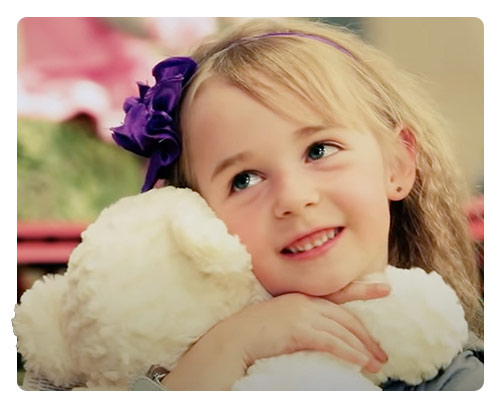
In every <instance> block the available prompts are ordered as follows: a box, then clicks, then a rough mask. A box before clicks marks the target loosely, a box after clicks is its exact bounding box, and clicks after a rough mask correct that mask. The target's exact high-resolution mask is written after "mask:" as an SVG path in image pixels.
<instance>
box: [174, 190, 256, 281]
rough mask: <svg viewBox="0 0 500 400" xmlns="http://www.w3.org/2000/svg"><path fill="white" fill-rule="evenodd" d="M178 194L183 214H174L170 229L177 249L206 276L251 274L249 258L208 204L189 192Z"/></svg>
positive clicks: (179, 192) (237, 240)
mask: <svg viewBox="0 0 500 400" xmlns="http://www.w3.org/2000/svg"><path fill="white" fill-rule="evenodd" d="M177 191H178V193H177V194H178V195H182V196H179V199H178V201H179V203H178V204H181V205H182V206H181V207H182V210H179V212H176V213H173V214H172V221H171V223H170V224H169V225H168V226H169V228H170V232H171V235H170V236H171V238H173V241H174V246H175V248H176V249H177V250H178V251H180V252H181V253H182V254H183V255H184V256H185V257H186V258H187V259H189V260H190V261H192V262H193V263H194V265H195V266H196V268H197V269H199V270H200V271H203V272H205V273H210V274H227V273H234V272H239V271H242V272H243V271H250V270H251V258H250V254H249V253H248V252H247V251H246V249H245V247H244V246H243V245H242V244H241V242H240V240H239V238H238V237H237V236H234V235H231V234H230V233H229V232H228V230H227V227H226V225H225V224H224V222H223V221H222V220H220V219H219V218H218V217H217V216H216V215H215V213H214V212H213V210H212V209H211V208H210V207H209V205H208V204H207V203H206V202H205V200H204V199H203V198H202V197H201V196H200V195H199V194H197V193H196V192H193V191H191V190H189V189H177Z"/></svg>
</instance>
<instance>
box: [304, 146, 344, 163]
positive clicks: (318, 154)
mask: <svg viewBox="0 0 500 400" xmlns="http://www.w3.org/2000/svg"><path fill="white" fill-rule="evenodd" d="M337 151H339V146H337V145H334V144H328V143H315V144H313V145H312V146H311V147H310V148H309V149H308V150H307V157H308V158H309V159H311V160H313V161H314V160H319V159H320V158H324V157H327V156H329V155H332V154H334V153H336V152H337Z"/></svg>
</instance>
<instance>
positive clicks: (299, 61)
mask: <svg viewBox="0 0 500 400" xmlns="http://www.w3.org/2000/svg"><path fill="white" fill-rule="evenodd" d="M153 74H154V75H155V77H156V80H157V83H156V85H155V86H153V87H152V88H150V87H148V86H146V85H140V91H141V96H140V98H132V99H129V100H128V101H127V102H126V105H125V110H126V112H127V117H126V119H125V123H124V125H123V126H122V127H119V128H115V129H114V137H115V140H116V141H117V142H118V143H119V144H121V145H122V146H124V147H125V148H127V149H129V150H132V151H135V152H136V153H138V154H141V155H144V156H148V157H150V158H151V160H150V163H149V170H148V173H147V177H146V183H145V186H144V188H143V190H147V189H149V188H151V187H153V186H154V185H155V183H156V181H157V180H158V179H165V180H166V181H167V182H168V183H169V184H172V185H176V186H188V187H191V188H193V189H195V190H196V191H198V192H199V193H200V194H201V195H202V196H203V197H204V198H205V199H206V200H207V202H208V203H209V205H210V206H211V207H212V208H213V209H214V211H215V213H216V214H217V215H218V216H219V217H220V218H221V219H222V220H223V221H224V222H225V223H226V225H227V226H228V229H229V231H230V232H231V233H233V234H237V235H238V236H239V237H240V238H241V240H242V242H243V243H244V244H245V245H246V247H247V249H248V251H249V252H250V254H251V255H252V260H253V267H254V271H255V274H256V276H257V278H258V279H259V281H260V282H261V283H262V285H263V286H264V287H265V288H266V289H267V290H268V291H269V292H270V293H271V294H272V295H273V296H274V297H273V298H272V299H271V300H269V301H267V302H264V303H261V304H256V305H252V306H249V307H247V308H246V309H244V310H242V311H241V312H239V313H238V314H236V315H233V316H231V317H229V318H228V319H226V320H224V321H222V322H221V323H219V324H218V325H216V326H215V327H214V328H213V329H212V330H210V331H209V332H208V333H207V334H206V335H205V336H204V337H203V338H202V339H200V340H199V341H198V342H197V343H196V344H195V345H194V346H193V347H192V348H191V349H190V350H189V351H188V352H187V353H186V354H185V355H184V356H183V357H182V358H181V360H180V361H179V363H178V364H177V366H176V368H175V369H174V370H173V371H170V372H169V373H168V374H167V375H166V376H165V377H164V378H163V379H162V385H163V386H164V387H165V388H167V389H170V390H177V389H187V390H189V389H191V390H192V389H220V390H222V389H227V388H229V387H230V386H231V384H232V383H233V382H234V381H235V380H236V379H237V378H239V377H241V376H242V375H243V374H244V373H245V370H246V368H247V367H248V366H249V365H251V364H252V363H253V362H254V361H255V360H257V359H259V358H264V357H270V356H273V355H278V354H282V353H286V352H294V351H298V350H304V349H314V350H322V351H328V352H331V353H332V354H334V355H336V356H337V357H340V358H342V359H344V360H347V361H349V362H352V363H356V364H360V365H362V366H364V368H365V369H366V370H367V371H372V372H374V371H377V370H378V369H379V368H380V365H381V363H383V362H384V361H386V356H385V354H384V352H383V351H382V350H381V349H380V348H379V347H378V345H377V344H376V343H375V342H374V341H373V340H372V339H371V338H370V335H369V333H368V332H366V330H365V329H364V327H363V326H362V325H361V324H360V323H359V321H358V320H356V319H355V318H354V317H353V316H351V315H350V314H349V313H348V312H346V311H345V310H343V309H342V308H341V307H339V306H338V304H341V303H343V302H346V301H350V300H354V299H370V298H375V297H381V296H385V295H387V293H388V288H387V287H385V286H384V285H383V284H380V285H374V286H363V285H362V284H360V283H358V282H357V281H358V280H359V279H360V278H361V277H362V276H364V275H366V274H368V273H371V272H376V271H381V270H383V269H384V268H385V267H386V266H387V264H391V265H394V266H397V267H399V268H410V267H413V266H418V267H421V268H423V269H425V270H426V271H432V270H434V271H437V272H438V273H439V274H440V275H441V276H442V277H443V278H444V279H445V281H447V282H448V283H449V284H450V285H451V286H452V287H453V288H454V289H455V291H456V292H457V294H458V296H459V298H460V300H461V302H462V305H463V308H464V310H465V312H466V316H467V321H468V323H469V327H470V330H471V333H472V334H475V335H472V336H473V337H479V338H481V337H482V329H483V328H482V327H483V311H482V304H481V301H480V298H479V295H478V287H479V283H478V270H477V267H476V264H475V261H474V260H475V259H474V253H473V247H472V244H471V241H470V240H469V238H468V236H467V227H466V221H465V217H464V215H463V213H462V204H464V197H463V194H462V192H463V188H462V186H461V185H460V184H459V179H458V177H457V176H456V172H455V171H456V168H455V167H454V165H453V163H452V162H451V158H450V156H449V154H448V152H447V150H446V145H445V144H444V142H443V139H442V135H443V134H442V132H443V129H442V127H441V125H440V123H439V118H438V117H437V116H436V115H435V113H434V111H433V108H432V106H431V105H430V103H429V101H428V100H427V99H426V98H425V97H424V96H423V95H422V93H420V92H421V90H420V87H419V84H418V83H417V82H416V81H414V80H413V79H412V78H411V77H409V76H408V75H406V74H404V73H402V72H400V71H399V70H397V69H396V68H395V67H394V66H393V65H392V63H391V62H390V61H388V60H387V59H386V58H385V57H384V56H383V55H382V54H380V53H379V52H378V51H376V50H375V49H373V48H372V47H370V46H368V45H367V44H365V43H363V42H362V41H361V40H360V39H359V38H357V37H356V36H354V35H353V34H351V33H350V32H348V31H347V30H343V29H340V28H334V27H331V26H326V25H322V24H318V23H313V22H308V21H305V20H291V19H286V20H279V21H278V20H272V19H265V20H253V21H250V22H248V23H246V24H244V25H242V26H240V27H238V28H236V29H233V30H232V31H231V32H229V33H227V34H226V35H223V36H222V37H219V38H217V39H215V40H214V41H211V42H208V43H206V44H204V45H202V46H201V47H200V48H199V49H198V50H197V51H195V52H194V54H193V56H192V58H172V59H168V60H166V61H164V62H162V63H160V64H159V65H157V66H156V67H155V69H154V70H153ZM181 149H182V151H181ZM481 354H482V353H481V352H480V351H476V352H473V351H471V350H466V351H464V352H463V353H462V354H460V355H459V356H457V357H456V359H455V360H454V361H453V363H452V364H451V365H450V366H449V367H448V369H447V370H446V371H442V372H441V373H440V375H439V376H438V377H437V378H435V379H434V380H433V381H431V382H425V383H423V384H421V385H419V386H417V387H408V386H406V385H404V384H401V383H397V382H389V383H387V384H386V385H385V387H384V389H386V390H447V389H462V390H473V389H478V388H479V387H481V385H482V371H483V369H482V368H483V367H482V362H481V361H480V360H479V359H478V358H477V357H476V356H478V357H479V356H481Z"/></svg>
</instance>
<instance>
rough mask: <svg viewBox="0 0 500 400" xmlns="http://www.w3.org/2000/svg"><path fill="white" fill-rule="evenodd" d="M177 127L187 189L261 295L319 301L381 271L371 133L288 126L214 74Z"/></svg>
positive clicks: (381, 232) (384, 238) (383, 245)
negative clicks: (211, 216)
mask: <svg viewBox="0 0 500 400" xmlns="http://www.w3.org/2000/svg"><path fill="white" fill-rule="evenodd" d="M182 123H183V132H184V134H185V135H186V140H187V146H186V147H187V151H188V154H187V156H188V159H189V161H190V167H191V172H192V174H193V176H194V179H195V184H196V187H197V189H198V190H199V192H200V193H201V195H202V196H203V197H204V198H205V199H206V200H207V202H208V203H209V205H210V206H211V207H212V208H213V209H214V211H215V213H216V214H217V215H218V217H219V218H221V219H222V220H223V221H224V222H225V223H226V225H227V227H228V229H229V231H230V232H231V233H233V234H236V235H238V236H239V237H240V239H241V241H242V242H243V244H244V245H245V246H246V248H247V249H248V251H249V252H250V254H251V256H252V261H253V267H254V272H255V274H256V276H257V278H258V279H259V281H260V282H261V284H262V285H263V286H264V287H265V288H266V289H267V290H268V291H269V292H270V293H271V294H273V295H279V294H283V293H288V292H301V293H304V294H308V295H314V296H324V295H327V294H330V293H333V292H336V291H337V290H339V289H341V288H342V287H344V286H346V285H347V284H349V283H350V282H352V281H353V280H356V279H358V278H361V277H362V276H363V275H365V274H367V273H369V272H375V271H379V270H382V269H383V268H384V267H385V266H386V265H387V248H388V233H389V220H390V216H389V199H390V187H391V181H392V180H391V177H390V172H389V171H388V168H387V167H386V165H385V163H384V159H383V156H382V152H381V149H380V147H379V144H378V142H377V141H376V139H375V137H374V136H373V135H372V134H371V133H368V132H355V131H348V130H345V129H340V128H335V127H324V126H323V127H322V126H302V125H300V124H297V123H293V122H290V121H288V120H286V119H283V118H282V117H280V116H279V115H278V114H275V113H274V112H272V111H271V110H269V109H268V108H266V107H265V106H263V105H262V104H260V103H259V102H257V101H256V100H254V99H253V98H252V97H250V96H248V95H247V94H246V93H245V92H244V91H242V90H240V89H238V88H236V87H234V86H232V85H230V84H228V83H225V82H224V81H222V80H220V79H217V78H211V79H210V80H209V81H207V82H206V83H205V86H204V87H203V88H202V89H201V91H200V92H198V95H197V97H196V98H195V100H194V102H193V103H192V104H191V105H190V107H189V110H188V111H187V112H185V113H184V114H183V121H182Z"/></svg>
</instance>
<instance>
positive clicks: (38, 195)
mask: <svg viewBox="0 0 500 400" xmlns="http://www.w3.org/2000/svg"><path fill="white" fill-rule="evenodd" d="M142 180H143V159H140V158H138V157H136V156H135V155H133V154H131V153H129V152H127V151H125V150H123V149H121V148H119V147H118V146H116V145H115V144H114V143H106V142H104V141H103V140H101V139H99V138H98V137H97V136H96V134H95V133H94V129H93V125H92V123H91V122H90V120H88V119H85V118H75V119H73V120H71V121H68V122H64V123H53V122H47V121H40V120H32V119H23V118H20V119H18V135H17V206H18V207H17V218H18V219H22V220H72V221H92V220H94V219H95V218H96V217H97V216H98V214H99V212H100V211H101V210H102V209H103V208H105V207H106V206H108V205H110V204H112V203H113V202H115V201H116V200H118V199H119V198H121V197H124V196H128V195H132V194H137V193H138V192H139V191H140V188H141V185H142Z"/></svg>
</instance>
